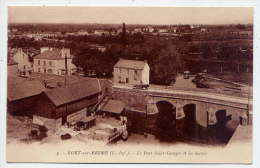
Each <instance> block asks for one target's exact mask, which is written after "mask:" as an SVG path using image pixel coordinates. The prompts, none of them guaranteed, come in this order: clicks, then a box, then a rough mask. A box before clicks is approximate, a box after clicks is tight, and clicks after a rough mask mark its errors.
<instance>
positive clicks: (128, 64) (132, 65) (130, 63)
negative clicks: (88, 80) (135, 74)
mask: <svg viewBox="0 0 260 168" xmlns="http://www.w3.org/2000/svg"><path fill="white" fill-rule="evenodd" d="M145 64H146V61H138V60H126V59H120V60H119V61H118V62H117V63H116V64H115V66H114V67H115V68H129V69H137V70H142V69H144V66H145Z"/></svg>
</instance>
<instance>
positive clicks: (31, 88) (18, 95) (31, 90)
mask: <svg viewBox="0 0 260 168" xmlns="http://www.w3.org/2000/svg"><path fill="white" fill-rule="evenodd" d="M44 90H45V87H44V86H43V85H42V84H41V82H39V81H37V80H29V79H26V78H17V77H8V87H7V99H8V100H9V101H15V100H19V99H23V98H28V97H31V96H36V95H39V94H40V93H42V92H43V91H44Z"/></svg>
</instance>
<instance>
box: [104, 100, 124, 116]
mask: <svg viewBox="0 0 260 168" xmlns="http://www.w3.org/2000/svg"><path fill="white" fill-rule="evenodd" d="M125 107H126V104H125V103H124V102H122V101H120V100H109V101H108V102H107V104H105V105H104V106H103V107H102V111H106V112H111V113H117V114H120V113H121V112H122V111H123V110H124V108H125Z"/></svg>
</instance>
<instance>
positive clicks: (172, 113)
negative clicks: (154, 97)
mask: <svg viewBox="0 0 260 168" xmlns="http://www.w3.org/2000/svg"><path fill="white" fill-rule="evenodd" d="M156 106H157V109H158V117H157V121H156V125H157V126H158V127H159V128H161V129H167V130H172V129H174V128H175V121H176V107H175V106H174V105H173V104H172V103H170V102H169V101H165V100H162V101H158V102H156Z"/></svg>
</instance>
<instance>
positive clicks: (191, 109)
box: [183, 103, 196, 124]
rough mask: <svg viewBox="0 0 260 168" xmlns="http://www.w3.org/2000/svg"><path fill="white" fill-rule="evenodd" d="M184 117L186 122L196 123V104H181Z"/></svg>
mask: <svg viewBox="0 0 260 168" xmlns="http://www.w3.org/2000/svg"><path fill="white" fill-rule="evenodd" d="M183 112H184V115H185V117H184V119H185V121H186V122H190V123H192V124H194V123H196V104H195V103H189V104H185V105H184V106H183Z"/></svg>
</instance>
